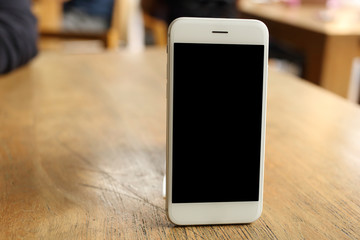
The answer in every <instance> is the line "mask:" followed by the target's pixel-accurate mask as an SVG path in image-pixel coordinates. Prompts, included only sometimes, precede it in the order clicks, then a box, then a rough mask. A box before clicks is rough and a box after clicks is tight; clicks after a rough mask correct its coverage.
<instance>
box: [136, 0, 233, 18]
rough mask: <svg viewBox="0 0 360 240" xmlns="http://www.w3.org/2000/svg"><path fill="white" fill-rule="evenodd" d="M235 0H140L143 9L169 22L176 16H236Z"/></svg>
mask: <svg viewBox="0 0 360 240" xmlns="http://www.w3.org/2000/svg"><path fill="white" fill-rule="evenodd" d="M236 1H237V0H142V3H141V4H142V8H143V9H144V11H145V12H146V13H148V14H150V15H152V16H154V17H158V18H160V19H163V20H165V21H166V22H167V23H168V24H170V23H171V22H172V21H173V20H174V19H176V18H178V17H215V18H216V17H217V18H236V17H238V16H239V13H238V11H237V8H236Z"/></svg>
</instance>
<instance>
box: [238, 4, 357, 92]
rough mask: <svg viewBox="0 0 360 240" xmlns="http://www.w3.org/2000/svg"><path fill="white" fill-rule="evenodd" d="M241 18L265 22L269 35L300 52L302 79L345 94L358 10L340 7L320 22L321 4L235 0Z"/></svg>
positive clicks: (348, 79) (353, 53)
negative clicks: (285, 3)
mask: <svg viewBox="0 0 360 240" xmlns="http://www.w3.org/2000/svg"><path fill="white" fill-rule="evenodd" d="M238 6H239V9H240V11H241V12H242V14H243V17H245V18H256V19H260V20H262V21H263V22H265V23H266V25H267V26H268V28H269V32H270V36H271V37H273V38H274V39H275V40H277V41H279V42H281V43H283V44H286V45H287V46H290V47H293V48H294V49H295V50H297V51H299V52H302V53H303V54H304V57H305V67H304V68H305V69H304V75H305V76H304V78H305V79H307V80H309V81H311V82H314V83H316V84H319V85H321V86H323V87H324V88H326V89H328V90H330V91H332V92H334V93H336V94H338V95H340V96H343V97H347V96H348V89H349V82H350V77H351V67H352V61H353V60H354V58H355V57H357V56H360V9H359V8H356V7H354V8H350V7H342V8H339V9H338V10H336V11H335V14H334V18H333V20H332V21H323V20H321V19H320V17H319V12H320V11H321V10H324V9H325V7H321V6H319V5H311V4H304V5H301V6H299V7H288V6H285V5H284V4H279V3H273V4H256V3H253V2H252V1H250V0H241V1H239V4H238Z"/></svg>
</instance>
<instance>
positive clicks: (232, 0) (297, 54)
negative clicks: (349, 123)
mask: <svg viewBox="0 0 360 240" xmlns="http://www.w3.org/2000/svg"><path fill="white" fill-rule="evenodd" d="M32 11H33V13H34V15H35V16H36V18H37V19H38V31H39V34H40V39H39V50H40V52H41V51H59V52H68V53H75V54H76V53H97V52H102V51H116V50H119V49H126V50H129V51H133V52H134V53H135V52H140V51H143V50H144V49H145V48H148V47H164V46H166V41H167V39H166V38H167V28H168V25H169V23H170V22H171V21H172V20H173V19H175V18H176V17H180V16H196V17H231V18H255V19H259V20H262V21H263V22H265V24H267V26H268V28H269V32H270V65H271V66H272V67H273V68H276V69H278V70H280V71H284V72H288V73H290V74H293V75H296V76H299V77H301V78H303V79H305V80H307V81H309V82H313V83H314V84H317V85H320V86H322V87H324V88H326V89H328V90H330V91H331V92H333V93H335V94H337V95H339V96H341V97H343V98H346V99H348V100H350V101H353V102H355V103H359V100H360V60H359V57H360V0H212V1H206V0H192V1H189V0H178V1H176V0H32Z"/></svg>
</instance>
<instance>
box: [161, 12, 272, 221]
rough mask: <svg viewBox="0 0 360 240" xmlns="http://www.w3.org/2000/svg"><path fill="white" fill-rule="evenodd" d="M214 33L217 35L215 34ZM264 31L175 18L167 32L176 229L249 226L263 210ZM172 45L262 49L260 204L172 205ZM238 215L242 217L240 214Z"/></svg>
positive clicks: (245, 24) (248, 23)
mask: <svg viewBox="0 0 360 240" xmlns="http://www.w3.org/2000/svg"><path fill="white" fill-rule="evenodd" d="M213 31H216V32H215V33H214V32H213ZM268 41H269V34H268V30H267V27H266V26H265V24H263V23H262V22H260V21H257V20H245V19H219V18H216V19H215V18H188V17H185V18H178V19H176V20H174V21H173V22H172V24H171V25H170V27H169V32H168V77H167V79H168V80H167V141H166V145H167V146H166V150H167V151H166V210H167V215H168V218H169V219H170V221H171V222H172V223H174V224H177V225H209V224H236V223H250V222H253V221H255V220H256V219H258V218H259V217H260V215H261V212H262V206H263V185H264V184H263V179H264V158H265V155H264V154H265V124H266V92H267V68H268V63H267V61H268ZM174 43H214V44H216V43H219V44H250V45H263V46H264V69H263V72H264V75H263V76H264V80H263V104H262V106H263V107H262V126H261V127H262V131H261V132H262V134H261V154H260V186H259V187H260V188H259V201H254V202H216V203H172V198H171V196H172V127H173V125H172V122H173V119H172V116H173V109H172V106H173V62H174V61H173V56H174ZM239 213H241V214H239Z"/></svg>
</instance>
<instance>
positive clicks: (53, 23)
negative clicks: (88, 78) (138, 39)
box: [32, 0, 166, 49]
mask: <svg viewBox="0 0 360 240" xmlns="http://www.w3.org/2000/svg"><path fill="white" fill-rule="evenodd" d="M32 2H33V12H34V14H35V16H37V18H38V21H39V24H38V25H39V31H40V34H41V36H44V37H56V38H62V39H97V40H101V41H102V42H103V43H104V46H105V47H106V48H108V49H114V48H117V47H118V46H119V44H120V41H123V42H127V37H128V36H127V35H128V33H129V21H130V18H131V14H132V13H134V12H135V11H136V9H137V8H139V6H138V4H137V1H136V0H135V1H134V0H114V7H113V13H112V18H111V24H110V27H109V29H108V30H107V31H105V32H103V33H90V32H89V33H83V32H81V33H77V32H65V31H63V30H62V20H63V3H62V2H61V1H57V0H32ZM139 9H140V8H139ZM144 25H145V26H146V27H147V28H148V29H150V31H152V32H153V34H154V38H155V44H157V45H165V44H166V26H165V30H164V26H163V25H162V23H161V22H159V21H157V20H156V19H153V18H152V17H150V16H146V15H144ZM139 27H140V28H143V27H144V26H139ZM160 32H161V33H163V32H165V40H164V38H163V37H160V35H161V34H160ZM144 44H145V40H144Z"/></svg>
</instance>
